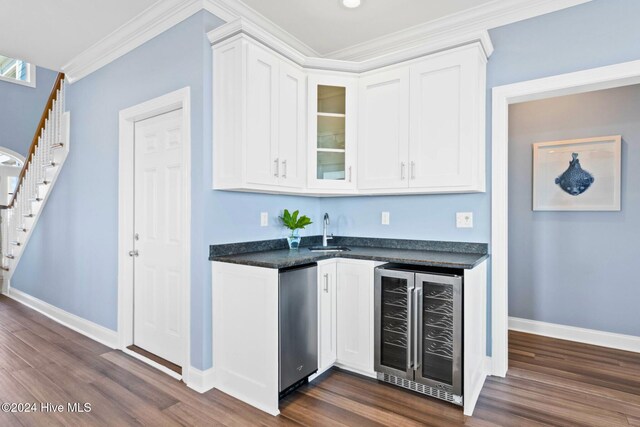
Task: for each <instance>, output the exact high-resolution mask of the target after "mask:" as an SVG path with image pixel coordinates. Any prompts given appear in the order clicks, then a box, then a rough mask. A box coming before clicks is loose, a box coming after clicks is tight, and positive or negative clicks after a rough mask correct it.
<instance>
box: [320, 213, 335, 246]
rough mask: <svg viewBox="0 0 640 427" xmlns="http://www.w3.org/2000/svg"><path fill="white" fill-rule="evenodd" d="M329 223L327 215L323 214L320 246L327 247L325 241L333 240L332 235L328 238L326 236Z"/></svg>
mask: <svg viewBox="0 0 640 427" xmlns="http://www.w3.org/2000/svg"><path fill="white" fill-rule="evenodd" d="M329 224H331V222H330V221H329V214H328V213H325V214H324V221H322V246H324V247H327V240H331V239H333V233H331V235H330V236H327V228H328V227H329Z"/></svg>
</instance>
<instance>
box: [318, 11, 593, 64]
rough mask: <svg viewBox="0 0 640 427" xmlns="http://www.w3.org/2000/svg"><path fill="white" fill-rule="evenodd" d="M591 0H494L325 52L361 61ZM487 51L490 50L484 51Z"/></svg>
mask: <svg viewBox="0 0 640 427" xmlns="http://www.w3.org/2000/svg"><path fill="white" fill-rule="evenodd" d="M590 1H591V0H494V1H492V2H490V3H487V4H484V5H480V6H477V7H474V8H472V9H467V10H464V11H462V12H459V13H456V14H453V15H448V16H445V17H443V18H440V19H437V20H434V21H429V22H426V23H424V24H420V25H416V26H414V27H410V28H407V29H405V30H401V31H398V32H395V33H393V34H388V35H385V36H382V37H378V38H376V39H373V40H371V41H368V42H364V43H360V44H358V45H355V46H351V47H347V48H345V49H340V50H337V51H334V52H330V53H327V54H325V55H324V57H326V58H333V59H339V60H347V61H364V60H367V59H371V58H374V57H379V56H384V55H386V54H391V53H393V52H395V51H398V50H406V49H415V48H416V47H417V46H420V45H422V44H424V43H430V42H431V41H432V40H433V39H441V40H443V39H446V38H447V37H451V38H456V37H460V35H461V34H465V33H466V34H468V33H475V32H478V31H486V30H489V29H491V28H496V27H501V26H503V25H507V24H511V23H514V22H518V21H522V20H525V19H529V18H533V17H535V16H539V15H544V14H547V13H551V12H555V11H558V10H561V9H566V8H569V7H572V6H577V5H579V4H583V3H588V2H590ZM487 54H488V55H490V54H491V52H487Z"/></svg>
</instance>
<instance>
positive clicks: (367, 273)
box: [336, 259, 375, 376]
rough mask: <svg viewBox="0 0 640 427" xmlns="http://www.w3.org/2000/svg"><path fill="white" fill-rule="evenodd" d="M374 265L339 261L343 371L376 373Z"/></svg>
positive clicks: (339, 357)
mask: <svg viewBox="0 0 640 427" xmlns="http://www.w3.org/2000/svg"><path fill="white" fill-rule="evenodd" d="M374 268H375V263H374V262H373V261H355V260H354V261H350V260H343V259H341V260H338V261H337V290H338V292H337V330H338V340H337V347H338V348H337V350H338V351H337V360H336V364H337V365H338V366H340V367H343V368H346V369H350V370H353V371H355V372H358V373H361V374H364V375H368V376H375V372H374V370H373V297H374V295H373V280H374Z"/></svg>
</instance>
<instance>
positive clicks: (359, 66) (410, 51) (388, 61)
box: [207, 18, 493, 73]
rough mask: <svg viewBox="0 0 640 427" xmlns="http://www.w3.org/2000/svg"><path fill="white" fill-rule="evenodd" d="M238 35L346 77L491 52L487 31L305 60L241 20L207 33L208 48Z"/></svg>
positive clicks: (262, 30)
mask: <svg viewBox="0 0 640 427" xmlns="http://www.w3.org/2000/svg"><path fill="white" fill-rule="evenodd" d="M242 35H244V36H247V37H250V38H251V39H253V40H256V41H258V42H259V43H261V44H263V45H265V46H267V47H268V48H270V49H272V50H274V51H276V52H278V53H279V54H280V55H282V56H284V57H285V58H287V59H289V60H290V61H292V62H294V63H296V64H298V65H299V66H301V67H304V68H309V69H315V70H327V71H339V72H347V73H364V72H367V71H371V70H374V69H379V68H382V67H386V66H391V65H395V64H398V63H400V62H405V61H409V60H412V59H415V58H419V57H422V56H425V55H429V54H434V53H437V52H440V51H443V50H450V49H453V48H456V47H461V46H465V45H470V44H474V43H477V44H478V45H479V46H480V47H481V48H482V50H483V53H484V55H485V57H489V55H491V53H492V52H493V44H492V43H491V39H490V38H489V33H488V32H487V31H472V32H467V33H452V34H443V35H440V36H439V37H433V38H432V39H430V40H429V41H425V42H423V43H421V44H420V45H416V46H413V47H411V48H407V49H401V50H397V49H396V50H394V51H392V52H390V53H387V54H383V55H380V56H376V57H373V58H369V59H366V60H363V61H346V60H340V59H333V58H321V57H316V56H307V55H305V54H304V53H303V52H300V51H299V50H297V49H296V48H295V47H293V46H290V45H289V44H288V43H286V42H285V41H283V40H281V39H280V38H278V37H276V36H274V35H273V34H272V33H271V32H270V31H268V30H266V29H264V28H262V27H260V26H259V25H256V24H255V23H253V22H251V21H249V20H247V19H245V18H238V19H236V20H234V21H231V22H229V23H227V24H224V25H221V26H220V27H218V28H216V29H214V30H212V31H210V32H209V33H207V37H208V38H209V41H210V42H211V44H212V45H216V44H219V43H222V42H224V41H225V40H229V39H232V38H233V39H235V38H236V37H237V36H242Z"/></svg>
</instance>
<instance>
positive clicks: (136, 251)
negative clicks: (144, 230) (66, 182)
mask: <svg viewBox="0 0 640 427" xmlns="http://www.w3.org/2000/svg"><path fill="white" fill-rule="evenodd" d="M138 255H139V253H138V250H134V251H129V256H138Z"/></svg>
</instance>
